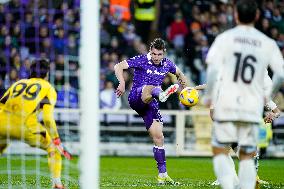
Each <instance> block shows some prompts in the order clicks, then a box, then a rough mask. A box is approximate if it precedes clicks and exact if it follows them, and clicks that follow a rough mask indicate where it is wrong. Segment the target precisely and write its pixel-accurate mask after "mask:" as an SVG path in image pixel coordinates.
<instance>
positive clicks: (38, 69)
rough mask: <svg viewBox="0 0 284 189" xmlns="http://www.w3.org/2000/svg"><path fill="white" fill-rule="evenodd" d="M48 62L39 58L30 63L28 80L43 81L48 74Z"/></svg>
mask: <svg viewBox="0 0 284 189" xmlns="http://www.w3.org/2000/svg"><path fill="white" fill-rule="evenodd" d="M49 68H50V62H49V60H48V59H45V58H40V59H35V60H33V61H32V64H31V66H30V78H42V79H44V78H45V77H46V76H47V73H48V72H49Z"/></svg>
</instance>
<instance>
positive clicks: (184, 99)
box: [179, 87, 199, 107]
mask: <svg viewBox="0 0 284 189" xmlns="http://www.w3.org/2000/svg"><path fill="white" fill-rule="evenodd" d="M179 101H180V102H181V103H182V104H183V105H184V106H188V107H191V106H194V105H196V104H197V103H198V101H199V95H198V91H197V90H196V89H193V88H191V87H186V88H184V89H183V90H182V91H181V92H180V94H179Z"/></svg>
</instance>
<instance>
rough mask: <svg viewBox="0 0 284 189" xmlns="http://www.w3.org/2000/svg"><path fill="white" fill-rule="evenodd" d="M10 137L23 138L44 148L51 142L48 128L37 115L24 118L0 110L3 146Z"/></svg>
mask: <svg viewBox="0 0 284 189" xmlns="http://www.w3.org/2000/svg"><path fill="white" fill-rule="evenodd" d="M10 139H11V140H21V141H23V142H25V143H27V144H29V145H30V146H32V147H38V148H41V149H43V150H46V149H47V147H48V146H49V145H50V144H51V138H50V136H49V134H48V132H47V130H46V129H45V128H44V127H43V126H42V124H41V123H39V122H38V121H37V117H36V116H35V115H31V116H29V117H27V118H26V117H25V118H23V117H21V116H19V115H15V114H11V113H9V112H5V111H3V110H0V144H1V145H2V146H3V145H5V144H7V143H8V142H9V141H8V140H10ZM0 153H1V152H0Z"/></svg>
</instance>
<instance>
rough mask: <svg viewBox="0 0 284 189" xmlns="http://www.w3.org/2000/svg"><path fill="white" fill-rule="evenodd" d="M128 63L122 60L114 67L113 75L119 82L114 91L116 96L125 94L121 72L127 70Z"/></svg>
mask: <svg viewBox="0 0 284 189" xmlns="http://www.w3.org/2000/svg"><path fill="white" fill-rule="evenodd" d="M128 68H129V66H128V63H127V61H126V60H123V61H121V62H119V63H118V64H116V65H115V66H114V73H115V75H116V78H117V79H118V81H119V85H118V87H117V89H116V95H117V96H118V97H120V96H121V95H123V93H124V92H125V80H124V78H123V70H125V69H128Z"/></svg>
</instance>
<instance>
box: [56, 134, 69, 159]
mask: <svg viewBox="0 0 284 189" xmlns="http://www.w3.org/2000/svg"><path fill="white" fill-rule="evenodd" d="M52 143H53V144H54V145H55V147H56V148H57V150H58V151H59V152H60V154H61V155H63V156H64V157H66V158H67V159H68V160H71V159H72V155H71V154H70V153H69V152H68V151H67V150H66V149H65V148H64V146H63V145H62V143H61V140H60V138H59V137H58V138H55V139H53V140H52Z"/></svg>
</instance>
